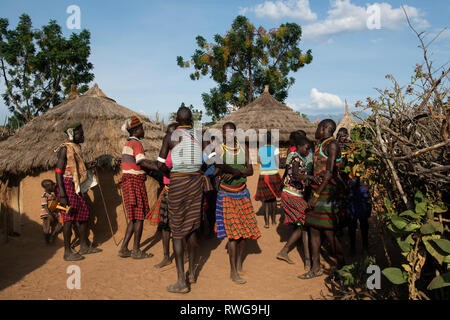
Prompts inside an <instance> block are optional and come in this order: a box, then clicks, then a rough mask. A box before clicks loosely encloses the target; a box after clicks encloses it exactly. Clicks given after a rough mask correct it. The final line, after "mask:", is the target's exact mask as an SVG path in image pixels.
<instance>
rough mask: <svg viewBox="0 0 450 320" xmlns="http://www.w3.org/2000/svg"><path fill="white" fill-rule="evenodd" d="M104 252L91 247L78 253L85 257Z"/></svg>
mask: <svg viewBox="0 0 450 320" xmlns="http://www.w3.org/2000/svg"><path fill="white" fill-rule="evenodd" d="M102 251H103V250H102V249H100V248H94V247H89V248H87V249H86V250H81V249H80V251H79V252H78V253H79V254H81V255H85V254H93V253H98V252H102Z"/></svg>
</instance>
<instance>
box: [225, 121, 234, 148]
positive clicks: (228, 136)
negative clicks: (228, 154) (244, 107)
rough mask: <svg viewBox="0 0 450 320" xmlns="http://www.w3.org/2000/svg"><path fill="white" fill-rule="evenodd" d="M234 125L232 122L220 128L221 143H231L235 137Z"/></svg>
mask: <svg viewBox="0 0 450 320" xmlns="http://www.w3.org/2000/svg"><path fill="white" fill-rule="evenodd" d="M235 131H236V125H235V124H234V123H233V122H227V123H225V124H224V125H223V126H222V134H223V141H224V142H225V143H226V141H232V140H234V137H235V134H236V133H235Z"/></svg>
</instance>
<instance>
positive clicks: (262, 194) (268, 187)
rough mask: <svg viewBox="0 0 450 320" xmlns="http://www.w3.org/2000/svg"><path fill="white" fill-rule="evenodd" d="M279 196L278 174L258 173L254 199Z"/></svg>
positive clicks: (268, 198)
mask: <svg viewBox="0 0 450 320" xmlns="http://www.w3.org/2000/svg"><path fill="white" fill-rule="evenodd" d="M280 196H281V177H280V174H279V173H277V174H267V175H263V174H260V175H259V179H258V187H257V189H256V195H255V200H256V201H269V200H274V199H276V198H279V197H280Z"/></svg>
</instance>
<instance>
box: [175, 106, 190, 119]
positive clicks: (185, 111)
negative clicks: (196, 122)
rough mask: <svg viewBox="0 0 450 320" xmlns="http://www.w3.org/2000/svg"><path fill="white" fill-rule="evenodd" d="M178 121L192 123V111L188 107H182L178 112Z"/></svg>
mask: <svg viewBox="0 0 450 320" xmlns="http://www.w3.org/2000/svg"><path fill="white" fill-rule="evenodd" d="M177 120H178V121H180V122H188V121H192V111H191V109H189V108H188V107H180V108H178V111H177Z"/></svg>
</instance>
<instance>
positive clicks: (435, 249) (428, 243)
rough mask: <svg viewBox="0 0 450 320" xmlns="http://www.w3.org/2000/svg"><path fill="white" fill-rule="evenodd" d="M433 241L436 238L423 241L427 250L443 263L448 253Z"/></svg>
mask: <svg viewBox="0 0 450 320" xmlns="http://www.w3.org/2000/svg"><path fill="white" fill-rule="evenodd" d="M432 241H434V239H430V240H424V241H423V244H424V245H425V249H427V251H428V252H429V253H430V254H431V255H432V256H433V257H434V258H435V259H436V261H437V262H438V263H439V264H442V263H443V262H444V259H445V258H446V256H448V254H447V253H446V252H445V251H443V250H442V249H441V248H439V246H438V245H437V244H435V243H434V242H432Z"/></svg>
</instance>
